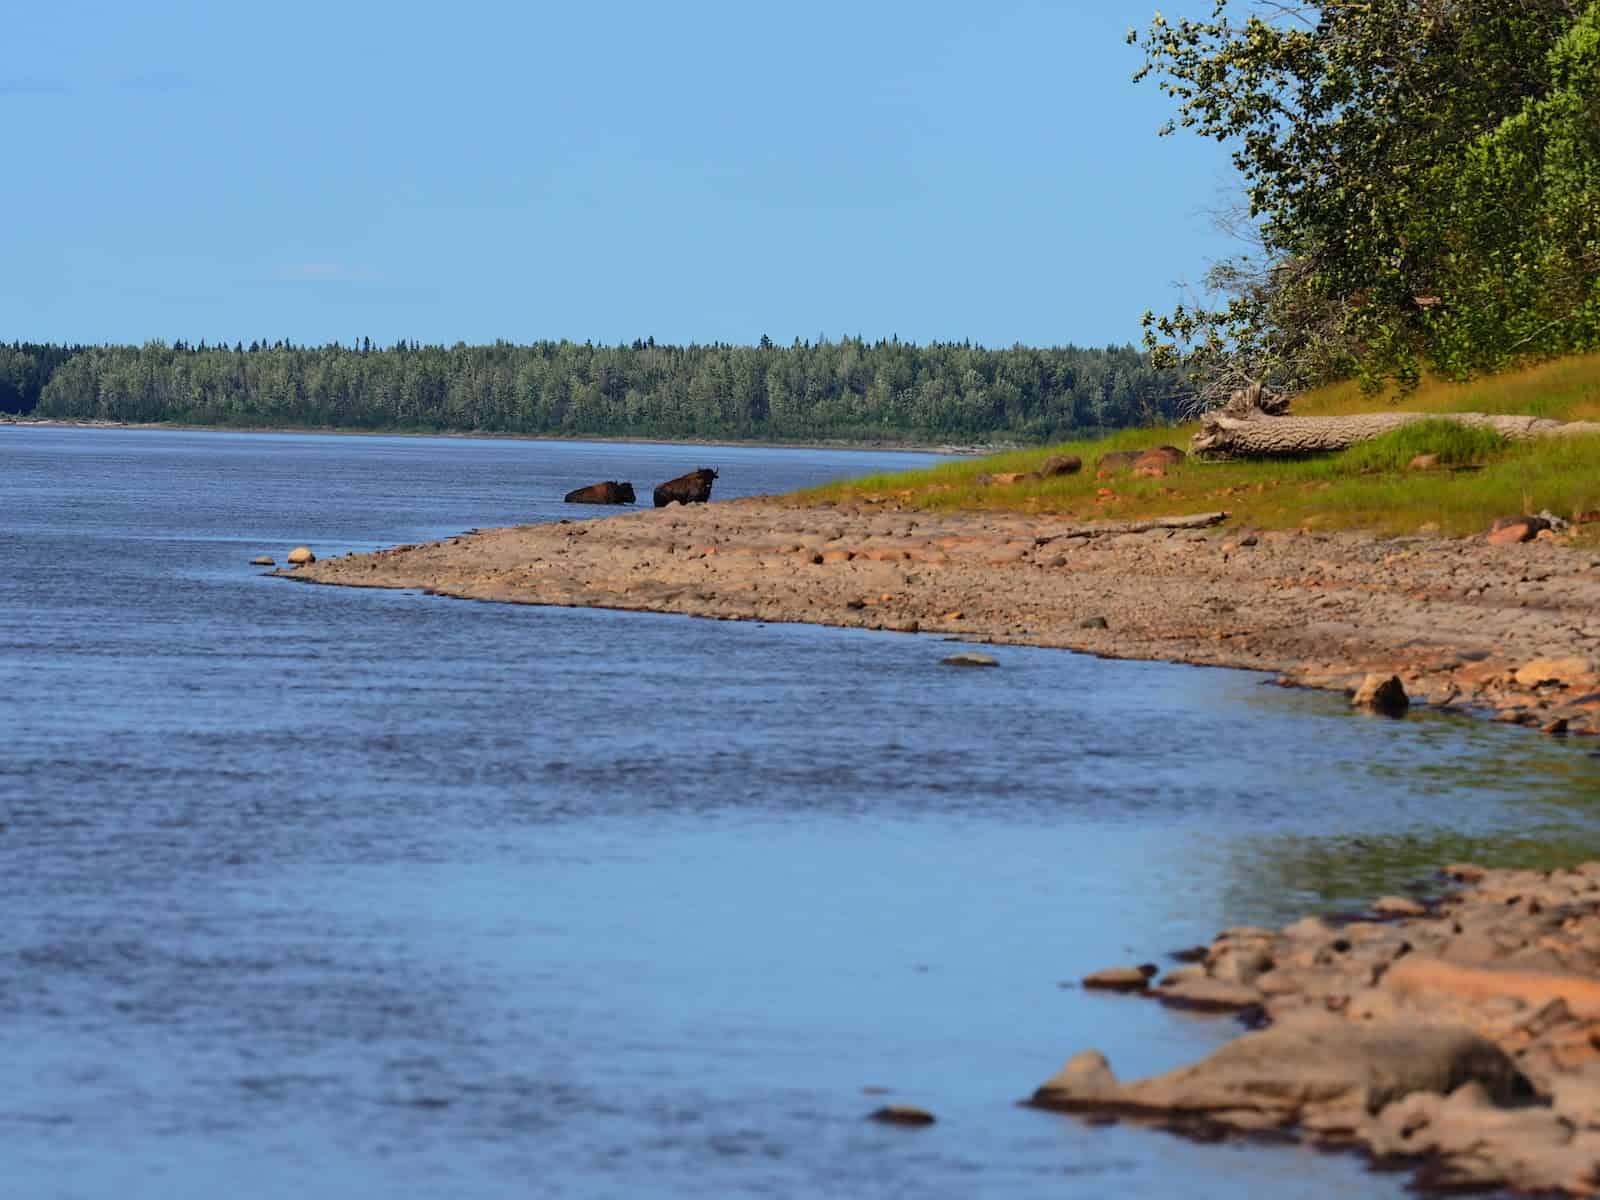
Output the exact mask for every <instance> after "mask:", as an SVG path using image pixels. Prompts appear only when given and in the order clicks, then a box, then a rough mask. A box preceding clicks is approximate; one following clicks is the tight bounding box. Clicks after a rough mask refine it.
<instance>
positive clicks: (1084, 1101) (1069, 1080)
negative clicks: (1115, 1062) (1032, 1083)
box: [1033, 1050, 1122, 1112]
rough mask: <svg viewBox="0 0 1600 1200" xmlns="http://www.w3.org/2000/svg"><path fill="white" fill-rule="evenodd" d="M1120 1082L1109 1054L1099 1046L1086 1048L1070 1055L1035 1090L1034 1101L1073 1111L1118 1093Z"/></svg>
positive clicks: (1044, 1105)
mask: <svg viewBox="0 0 1600 1200" xmlns="http://www.w3.org/2000/svg"><path fill="white" fill-rule="evenodd" d="M1121 1086H1122V1085H1121V1084H1119V1083H1118V1082H1117V1077H1116V1075H1115V1074H1113V1072H1112V1070H1111V1064H1110V1063H1108V1062H1107V1061H1106V1056H1105V1055H1104V1054H1101V1053H1100V1051H1098V1050H1085V1051H1083V1052H1082V1053H1081V1054H1074V1055H1073V1056H1072V1057H1071V1058H1069V1059H1067V1061H1066V1062H1065V1063H1063V1064H1062V1066H1061V1069H1060V1070H1059V1071H1057V1072H1056V1073H1055V1074H1054V1075H1052V1076H1050V1078H1049V1079H1047V1080H1045V1081H1044V1082H1043V1083H1042V1084H1040V1085H1039V1087H1038V1089H1037V1090H1035V1091H1034V1093H1033V1103H1034V1104H1036V1105H1038V1106H1039V1107H1041V1108H1054V1109H1058V1110H1064V1111H1068V1112H1071V1111H1074V1110H1075V1109H1076V1108H1077V1107H1078V1106H1081V1105H1090V1104H1095V1103H1097V1102H1099V1101H1102V1100H1106V1099H1109V1098H1110V1097H1112V1096H1115V1095H1116V1094H1117V1091H1118V1089H1119V1088H1120V1087H1121Z"/></svg>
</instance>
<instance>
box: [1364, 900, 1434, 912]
mask: <svg viewBox="0 0 1600 1200" xmlns="http://www.w3.org/2000/svg"><path fill="white" fill-rule="evenodd" d="M1372 911H1373V912H1375V913H1377V914H1378V915H1379V916H1380V917H1425V916H1427V915H1428V909H1427V906H1426V905H1423V904H1418V903H1417V902H1416V901H1415V900H1411V899H1408V898H1407V897H1405V896H1379V897H1378V898H1377V899H1376V900H1374V901H1373V902H1372Z"/></svg>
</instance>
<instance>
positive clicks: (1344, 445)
mask: <svg viewBox="0 0 1600 1200" xmlns="http://www.w3.org/2000/svg"><path fill="white" fill-rule="evenodd" d="M1417 421H1454V422H1455V423H1456V424H1458V425H1468V426H1471V427H1472V428H1475V429H1492V430H1494V431H1495V432H1496V433H1498V434H1499V435H1500V436H1501V437H1503V438H1505V439H1506V440H1507V441H1512V442H1526V441H1532V440H1533V439H1535V438H1544V437H1577V436H1580V435H1583V434H1600V421H1551V420H1548V419H1546V418H1544V417H1523V416H1497V415H1495V414H1492V413H1424V412H1395V413H1357V414H1354V415H1351V416H1345V417H1274V416H1268V415H1266V414H1265V413H1259V412H1257V413H1251V414H1250V415H1248V416H1233V415H1230V414H1229V413H1227V412H1213V413H1207V414H1206V415H1205V416H1203V417H1201V418H1200V432H1199V433H1197V434H1195V435H1194V439H1193V447H1194V452H1195V453H1196V454H1201V455H1205V456H1206V457H1209V458H1235V457H1237V458H1283V457H1290V456H1294V455H1299V454H1321V453H1325V452H1327V451H1330V450H1346V449H1348V448H1349V447H1351V446H1354V445H1355V444H1356V443H1357V442H1364V441H1367V440H1369V439H1371V438H1375V437H1382V436H1383V435H1384V434H1386V433H1393V432H1394V431H1395V430H1396V429H1399V428H1401V427H1402V426H1405V425H1411V424H1414V423H1415V422H1417Z"/></svg>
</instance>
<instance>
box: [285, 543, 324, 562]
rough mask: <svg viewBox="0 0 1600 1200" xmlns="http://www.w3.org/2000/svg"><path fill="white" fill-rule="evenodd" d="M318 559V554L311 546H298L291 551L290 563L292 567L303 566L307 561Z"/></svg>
mask: <svg viewBox="0 0 1600 1200" xmlns="http://www.w3.org/2000/svg"><path fill="white" fill-rule="evenodd" d="M316 561H317V556H316V555H315V554H313V553H311V547H310V546H296V547H295V548H294V549H293V550H291V551H289V565H290V566H291V567H303V566H305V565H306V564H307V563H314V562H316Z"/></svg>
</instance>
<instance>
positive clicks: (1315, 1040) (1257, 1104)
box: [1030, 862, 1600, 1196]
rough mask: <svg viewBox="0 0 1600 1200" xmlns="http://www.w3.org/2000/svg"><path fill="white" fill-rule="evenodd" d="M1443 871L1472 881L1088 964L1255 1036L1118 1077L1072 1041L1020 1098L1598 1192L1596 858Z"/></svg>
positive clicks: (1430, 1169)
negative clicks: (1231, 1020) (1229, 1018)
mask: <svg viewBox="0 0 1600 1200" xmlns="http://www.w3.org/2000/svg"><path fill="white" fill-rule="evenodd" d="M1444 874H1445V875H1446V877H1447V878H1448V879H1449V880H1451V881H1453V882H1455V883H1457V884H1461V885H1465V886H1463V887H1462V888H1461V889H1460V890H1457V891H1452V892H1450V893H1448V894H1446V895H1444V896H1442V897H1438V898H1434V899H1430V900H1428V901H1426V902H1419V901H1417V900H1413V899H1411V898H1409V897H1397V896H1389V897H1382V898H1380V899H1378V900H1377V901H1375V902H1374V903H1373V904H1372V905H1371V907H1370V910H1369V911H1368V912H1366V913H1364V914H1358V915H1356V916H1354V917H1345V918H1318V917H1308V918H1306V919H1304V920H1301V921H1297V922H1295V923H1294V924H1292V925H1289V926H1286V927H1285V928H1283V929H1280V930H1270V929H1258V928H1239V929H1230V930H1226V931H1224V932H1223V933H1221V934H1219V935H1218V936H1217V938H1216V939H1215V940H1214V941H1213V942H1212V943H1211V945H1209V946H1207V947H1204V948H1200V949H1197V950H1195V951H1191V952H1184V953H1181V954H1179V955H1178V956H1177V957H1178V958H1180V959H1182V960H1183V965H1180V966H1178V967H1176V968H1175V969H1173V970H1171V971H1169V972H1167V973H1166V974H1165V975H1162V976H1160V977H1159V979H1158V980H1157V979H1156V976H1157V975H1158V971H1157V970H1156V969H1155V968H1153V967H1150V966H1148V965H1146V966H1139V967H1121V968H1111V969H1108V970H1106V971H1102V972H1097V973H1096V974H1095V975H1092V976H1089V977H1088V978H1087V979H1085V980H1084V984H1085V986H1091V987H1105V988H1116V989H1119V990H1124V991H1130V992H1140V993H1143V994H1146V995H1149V996H1152V997H1155V998H1157V999H1159V1000H1161V1001H1163V1002H1164V1003H1167V1004H1172V1005H1175V1006H1178V1007H1182V1008H1186V1009H1198V1010H1202V1011H1209V1012H1219V1013H1220V1012H1234V1013H1239V1014H1242V1015H1243V1016H1244V1017H1245V1018H1246V1020H1247V1022H1248V1023H1249V1024H1250V1025H1251V1026H1253V1027H1254V1028H1255V1029H1256V1030H1257V1031H1256V1032H1252V1033H1247V1034H1245V1035H1244V1036H1242V1037H1240V1038H1237V1039H1235V1040H1234V1041H1232V1042H1230V1043H1228V1044H1227V1045H1225V1046H1223V1047H1222V1048H1221V1049H1219V1050H1218V1051H1216V1052H1215V1053H1213V1054H1212V1055H1210V1056H1209V1057H1208V1058H1206V1059H1204V1060H1202V1061H1201V1062H1198V1063H1195V1064H1192V1065H1190V1066H1187V1067H1182V1068H1180V1069H1178V1070H1176V1071H1172V1072H1169V1073H1167V1074H1165V1075H1159V1076H1155V1077H1152V1078H1149V1079H1143V1080H1136V1081H1133V1082H1130V1083H1122V1082H1120V1081H1118V1080H1117V1078H1116V1076H1115V1075H1114V1074H1113V1073H1112V1070H1111V1067H1110V1064H1109V1063H1107V1062H1106V1060H1105V1059H1104V1057H1102V1056H1101V1055H1100V1054H1098V1053H1096V1052H1094V1051H1085V1052H1083V1053H1081V1054H1078V1055H1077V1056H1075V1057H1074V1058H1072V1059H1069V1060H1068V1062H1067V1063H1066V1065H1065V1066H1064V1067H1062V1069H1061V1070H1060V1071H1059V1072H1057V1074H1056V1075H1055V1076H1053V1077H1052V1078H1051V1079H1049V1080H1047V1081H1046V1082H1045V1083H1044V1084H1043V1085H1042V1086H1041V1087H1040V1088H1039V1089H1038V1090H1037V1091H1036V1092H1035V1093H1034V1094H1033V1097H1032V1099H1031V1101H1030V1103H1031V1104H1033V1105H1035V1106H1037V1107H1041V1108H1047V1109H1052V1110H1056V1111H1061V1112H1068V1113H1075V1114H1079V1115H1081V1116H1083V1117H1086V1118H1088V1119H1091V1120H1098V1121H1107V1120H1129V1121H1134V1122H1138V1123H1142V1124H1149V1125H1153V1126H1157V1127H1160V1128H1165V1129H1169V1130H1171V1131H1173V1132H1177V1133H1180V1134H1184V1135H1187V1136H1191V1137H1199V1138H1204V1139H1216V1138H1223V1137H1230V1136H1270V1137H1277V1138H1284V1139H1288V1140H1293V1141H1303V1142H1306V1143H1309V1144H1312V1145H1315V1146H1318V1147H1321V1148H1325V1149H1335V1150H1355V1151H1359V1152H1362V1153H1365V1154H1367V1155H1368V1156H1370V1158H1371V1160H1372V1162H1373V1163H1374V1165H1375V1166H1378V1167H1383V1168H1392V1169H1405V1170H1411V1171H1413V1172H1414V1178H1413V1182H1414V1184H1415V1186H1417V1187H1418V1188H1420V1189H1423V1190H1438V1191H1451V1192H1459V1191H1483V1190H1489V1189H1508V1190H1512V1191H1515V1192H1518V1193H1528V1192H1534V1193H1543V1194H1550V1193H1556V1194H1565V1195H1584V1196H1587V1195H1595V1194H1597V1193H1600V862H1591V863H1586V864H1584V865H1583V866H1579V867H1575V868H1572V869H1568V870H1558V871H1551V872H1541V871H1521V870H1518V871H1489V870H1485V869H1484V868H1482V867H1478V866H1473V865H1467V864H1459V865H1456V866H1452V867H1448V868H1446V870H1445V872H1444ZM1146 981H1150V986H1147V982H1146Z"/></svg>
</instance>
